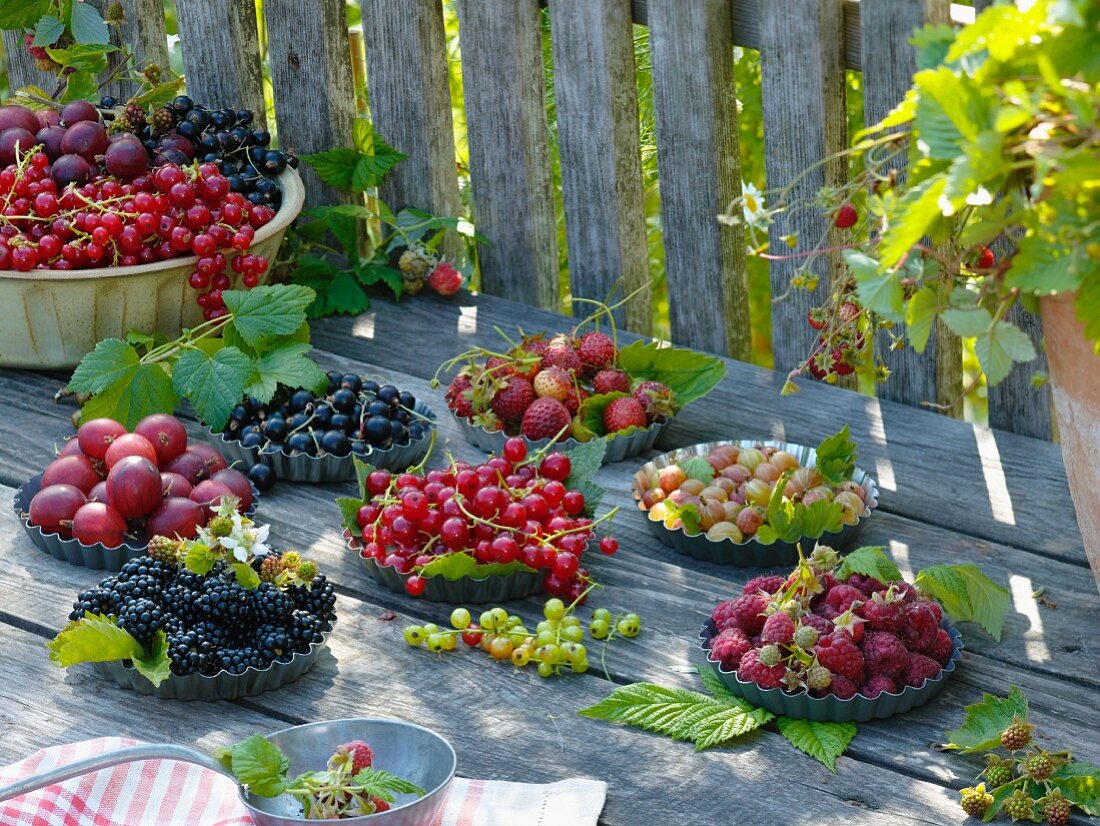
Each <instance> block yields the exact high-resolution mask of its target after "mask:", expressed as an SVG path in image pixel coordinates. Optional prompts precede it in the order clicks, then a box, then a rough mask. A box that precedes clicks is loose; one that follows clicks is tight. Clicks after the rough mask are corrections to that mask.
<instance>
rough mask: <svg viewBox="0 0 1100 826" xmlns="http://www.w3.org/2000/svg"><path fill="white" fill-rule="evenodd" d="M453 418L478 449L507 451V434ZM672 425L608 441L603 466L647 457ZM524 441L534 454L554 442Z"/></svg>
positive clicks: (563, 443) (567, 446)
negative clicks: (648, 451)
mask: <svg viewBox="0 0 1100 826" xmlns="http://www.w3.org/2000/svg"><path fill="white" fill-rule="evenodd" d="M451 415H452V416H453V417H454V420H455V422H456V423H457V424H458V426H459V429H460V430H461V431H462V434H463V435H464V436H465V437H466V441H468V442H469V443H470V444H473V445H477V446H478V447H479V448H481V449H482V450H484V451H485V452H486V453H496V454H498V455H499V454H500V452H501V451H502V450H504V443H505V442H506V441H508V438H509V436H508V434H507V433H505V432H504V431H503V430H486V429H485V428H484V427H482V426H481V425H476V424H473V423H472V422H471V421H470V420H469V419H466V418H463V417H462V416H456V415H455V413H454V411H453V410H452V411H451ZM670 421H671V420H670ZM670 421H664V422H660V423H659V424H651V425H650V426H649V427H647V428H644V429H643V428H640V429H638V430H635V431H633V432H632V433H627V434H625V435H623V436H607V437H604V438H605V439H606V440H607V452H606V453H604V455H603V463H602V464H605V465H607V464H611V463H612V462H621V461H623V460H624V459H630V458H632V457H634V456H638V455H640V454H642V453H645V452H646V451H647V450H652V449H653V445H655V444H656V443H657V440H658V439H659V438H660V437H661V434H662V433H664V432H665V430H667V429H668V426H669V424H670ZM522 438H523V440H524V441H525V442H527V445H528V448H529V449H531V450H539V449H541V448H544V447H546V446H547V445H548V444H550V439H538V440H533V439H528V438H527V437H525V436H524V437H522ZM580 444H583V443H582V442H579V441H578V440H576V439H573V438H569V439H561V440H560V441H559V442H558V443H557V445H558V447H560V448H561V450H562V451H563V452H565V453H568V452H569V451H570V450H572V449H573V448H575V447H577V446H578V445H580Z"/></svg>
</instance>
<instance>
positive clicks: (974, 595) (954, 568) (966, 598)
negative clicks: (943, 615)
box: [916, 565, 1012, 641]
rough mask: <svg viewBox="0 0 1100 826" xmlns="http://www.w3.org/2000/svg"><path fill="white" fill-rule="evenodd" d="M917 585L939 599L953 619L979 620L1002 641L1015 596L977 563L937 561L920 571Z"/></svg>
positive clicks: (992, 635) (992, 634)
mask: <svg viewBox="0 0 1100 826" xmlns="http://www.w3.org/2000/svg"><path fill="white" fill-rule="evenodd" d="M916 585H917V587H918V588H920V589H921V590H922V591H924V592H925V593H927V594H930V595H931V596H933V597H935V598H936V599H937V600H939V602H940V604H941V605H942V606H943V610H944V611H946V612H947V614H948V616H950V617H951V618H952V619H955V620H958V621H959V622H976V623H977V624H978V625H980V626H981V627H982V628H984V629H985V630H986V631H987V632H988V633H989V635H990V636H991V637H993V639H995V640H997V641H1000V639H1001V627H1002V625H1003V624H1004V618H1005V614H1006V613H1008V608H1009V605H1011V603H1012V598H1011V596H1010V595H1009V592H1008V589H1007V588H1005V587H1004V586H1003V585H999V584H997V583H996V582H994V581H993V580H992V579H990V578H989V577H988V576H986V575H985V574H984V573H982V570H981V569H980V568H978V567H977V566H976V565H933V566H932V567H930V568H924V569H922V570H921V571H920V572H919V573H918V574H917V580H916Z"/></svg>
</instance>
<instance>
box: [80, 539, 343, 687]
mask: <svg viewBox="0 0 1100 826" xmlns="http://www.w3.org/2000/svg"><path fill="white" fill-rule="evenodd" d="M263 559H264V557H257V558H256V559H255V560H253V567H254V568H256V569H257V570H259V568H260V566H261V565H262V563H263ZM335 606H336V593H335V591H334V590H333V587H332V585H331V584H330V583H329V582H328V581H327V580H326V578H325V576H324V575H318V576H316V577H315V578H314V579H313V581H312V583H311V585H310V587H309V588H306V587H304V586H301V585H291V586H288V587H287V588H285V589H281V588H277V587H275V586H274V585H272V584H271V583H268V582H261V583H260V585H259V587H258V588H255V589H245V588H242V587H241V586H240V585H238V584H237V581H236V576H235V574H234V572H233V571H232V570H230V569H228V568H227V567H226V565H225V563H224V562H218V563H216V564H215V566H214V568H213V569H212V570H211V571H210V572H209V573H207V574H205V575H202V574H195V573H192V572H190V571H187V570H185V569H183V568H179V567H178V566H175V565H168V564H165V563H163V562H161V561H160V560H157V559H153V558H151V557H139V558H137V559H134V560H131V561H130V562H127V563H126V564H125V565H124V566H123V567H122V570H121V571H119V573H118V574H117V575H115V576H110V577H107V578H106V579H104V580H102V581H101V582H100V583H99V585H97V586H96V587H94V588H89V589H88V590H86V591H81V592H80V594H79V595H78V596H77V600H76V602H75V603H73V611H72V613H71V614H70V615H69V619H70V620H73V621H75V620H78V619H81V618H83V617H84V614H85V612H91V613H93V614H107V615H111V616H114V617H116V621H117V623H118V626H119V627H120V628H122V629H124V630H125V631H127V632H129V633H130V635H131V636H133V637H134V638H135V639H136V640H137V641H138V642H139V643H140V644H141V645H142V646H144V647H145V648H146V650H149V648H150V645H151V644H152V642H153V641H154V639H155V637H156V636H157V633H158V632H159V631H161V630H163V631H164V632H165V634H166V635H167V639H168V656H169V658H170V659H171V670H172V673H173V674H174V675H176V676H179V677H185V676H187V675H189V674H202V675H205V676H213V675H215V674H217V673H218V672H220V671H226V672H228V673H230V674H242V673H244V671H245V670H246V669H248V668H267V667H268V666H270V665H271V664H272V663H277V662H278V663H286V662H289V661H290V659H291V658H292V657H293V656H294V654H300V653H305V652H307V651H309V648H310V646H311V645H313V644H314V643H321V642H323V641H324V635H325V634H326V633H328V632H329V631H331V630H332V624H333V622H334V621H335V619H336V611H335Z"/></svg>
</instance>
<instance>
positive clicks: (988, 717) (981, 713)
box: [943, 686, 1027, 754]
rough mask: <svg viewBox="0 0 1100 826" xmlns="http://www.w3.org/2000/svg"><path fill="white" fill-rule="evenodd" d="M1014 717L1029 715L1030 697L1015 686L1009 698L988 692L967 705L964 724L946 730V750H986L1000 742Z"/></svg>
mask: <svg viewBox="0 0 1100 826" xmlns="http://www.w3.org/2000/svg"><path fill="white" fill-rule="evenodd" d="M1015 718H1020V719H1021V720H1023V719H1026V718H1027V697H1026V696H1024V693H1023V692H1022V691H1020V689H1019V688H1017V687H1016V686H1013V687H1012V690H1011V691H1010V692H1009V694H1008V696H1007V697H998V696H996V695H994V694H985V695H983V696H982V699H981V702H978V703H973V704H971V705H968V706H967V707H966V720H965V721H964V722H963V724H962V725H961V726H959V727H958V728H956V729H952V730H951V731H947V732H944V735H943V736H944V738H945V739H946V740H947V742H946V743H945V744H944V745H943V748H945V749H957V750H958V751H960V752H962V753H963V754H969V753H971V752H975V751H986V750H988V749H994V748H997V747H999V746H1000V745H1001V732H1003V731H1004V730H1005V729H1006V728H1008V727H1009V726H1010V725H1012V721H1013V719H1015Z"/></svg>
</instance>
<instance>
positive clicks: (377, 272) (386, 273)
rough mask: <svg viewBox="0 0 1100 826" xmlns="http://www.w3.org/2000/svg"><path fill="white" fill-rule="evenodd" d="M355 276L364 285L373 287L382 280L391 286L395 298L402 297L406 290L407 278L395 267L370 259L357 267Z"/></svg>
mask: <svg viewBox="0 0 1100 826" xmlns="http://www.w3.org/2000/svg"><path fill="white" fill-rule="evenodd" d="M355 277H356V278H358V279H359V283H360V284H362V285H363V286H364V287H372V286H374V285H375V284H377V283H378V282H379V281H381V282H382V283H383V284H385V285H386V286H387V287H389V288H390V292H392V293H393V297H394V298H400V297H401V296H402V295H403V294H404V292H405V279H404V278H403V277H402V275H401V273H400V272H398V271H397V270H395V269H394V268H393V267H387V266H386V265H385V264H376V263H374V262H371V261H368V262H367V263H365V264H360V265H359V266H358V267H356V268H355Z"/></svg>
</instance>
